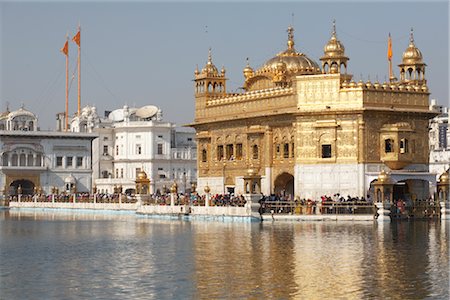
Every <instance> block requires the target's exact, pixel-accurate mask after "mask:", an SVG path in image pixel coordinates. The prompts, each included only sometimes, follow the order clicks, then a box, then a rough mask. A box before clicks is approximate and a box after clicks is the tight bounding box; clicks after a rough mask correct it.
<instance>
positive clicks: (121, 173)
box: [120, 168, 123, 178]
mask: <svg viewBox="0 0 450 300" xmlns="http://www.w3.org/2000/svg"><path fill="white" fill-rule="evenodd" d="M120 178H123V169H122V168H121V169H120Z"/></svg>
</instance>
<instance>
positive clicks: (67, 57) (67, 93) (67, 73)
mask: <svg viewBox="0 0 450 300" xmlns="http://www.w3.org/2000/svg"><path fill="white" fill-rule="evenodd" d="M66 43H67V53H66V115H65V120H66V126H65V130H64V131H67V129H68V128H69V51H68V49H69V48H68V47H69V36H68V35H67V36H66Z"/></svg>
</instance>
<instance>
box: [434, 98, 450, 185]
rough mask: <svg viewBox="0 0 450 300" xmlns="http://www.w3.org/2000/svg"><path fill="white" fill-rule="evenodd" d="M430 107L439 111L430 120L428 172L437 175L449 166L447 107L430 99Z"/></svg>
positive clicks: (449, 145) (449, 136) (449, 149)
mask: <svg viewBox="0 0 450 300" xmlns="http://www.w3.org/2000/svg"><path fill="white" fill-rule="evenodd" d="M430 108H431V109H433V110H435V111H436V112H437V113H439V115H438V116H436V117H435V118H433V119H431V120H430V131H429V135H430V172H432V173H436V176H437V177H439V176H440V175H441V174H442V173H443V172H445V171H446V170H448V168H449V167H450V127H449V126H448V124H449V113H448V107H444V106H442V105H437V104H436V100H434V99H432V100H431V105H430Z"/></svg>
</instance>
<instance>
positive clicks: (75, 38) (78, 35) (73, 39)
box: [72, 29, 80, 47]
mask: <svg viewBox="0 0 450 300" xmlns="http://www.w3.org/2000/svg"><path fill="white" fill-rule="evenodd" d="M72 41H74V42H75V43H76V44H77V45H78V47H80V30H79V29H78V32H77V34H75V36H74V37H73V38H72Z"/></svg>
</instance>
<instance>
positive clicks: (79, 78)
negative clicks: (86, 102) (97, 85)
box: [77, 25, 81, 116]
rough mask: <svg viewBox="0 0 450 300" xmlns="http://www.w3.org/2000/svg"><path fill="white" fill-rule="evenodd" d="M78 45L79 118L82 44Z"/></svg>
mask: <svg viewBox="0 0 450 300" xmlns="http://www.w3.org/2000/svg"><path fill="white" fill-rule="evenodd" d="M78 32H79V34H80V35H81V26H80V25H78ZM77 44H78V116H80V106H81V46H80V45H81V43H80V42H79V43H77Z"/></svg>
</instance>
